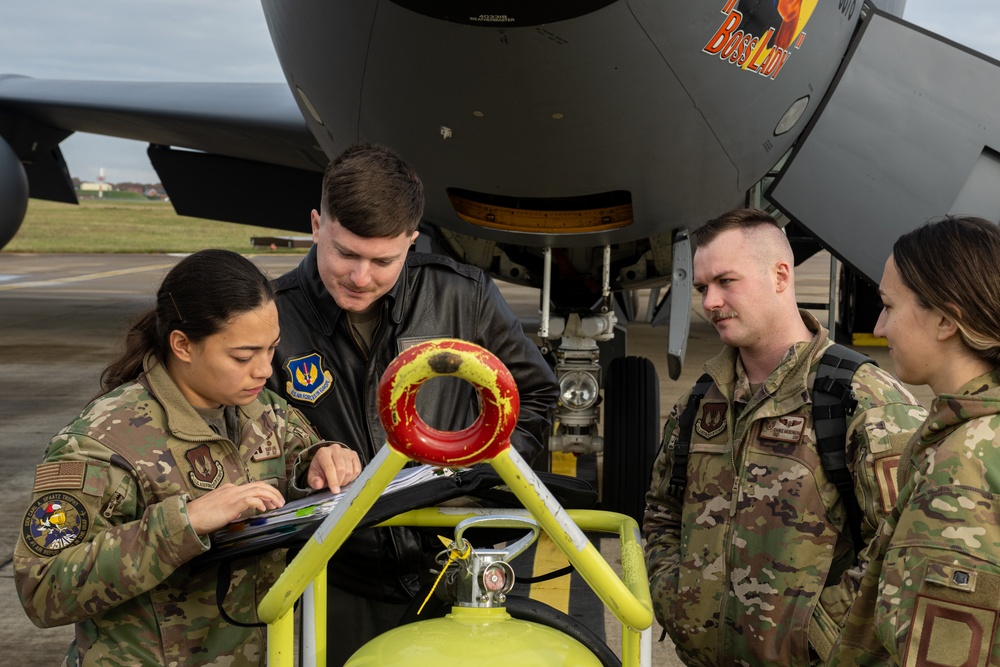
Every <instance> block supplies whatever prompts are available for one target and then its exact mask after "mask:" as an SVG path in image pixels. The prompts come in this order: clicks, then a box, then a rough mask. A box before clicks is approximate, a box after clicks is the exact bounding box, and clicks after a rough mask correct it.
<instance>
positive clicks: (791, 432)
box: [643, 312, 926, 666]
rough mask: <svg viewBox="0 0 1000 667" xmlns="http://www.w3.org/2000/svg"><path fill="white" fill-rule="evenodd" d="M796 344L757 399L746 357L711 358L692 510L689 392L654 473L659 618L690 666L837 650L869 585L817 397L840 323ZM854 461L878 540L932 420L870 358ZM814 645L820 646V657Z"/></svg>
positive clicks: (856, 419)
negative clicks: (679, 471)
mask: <svg viewBox="0 0 1000 667" xmlns="http://www.w3.org/2000/svg"><path fill="white" fill-rule="evenodd" d="M803 319H804V320H806V322H807V324H808V325H809V328H810V329H811V330H813V331H816V332H817V334H816V336H815V337H814V338H813V340H812V341H809V342H807V343H799V344H797V345H796V346H795V347H794V348H793V349H791V350H789V352H788V355H787V356H786V357H785V359H784V360H783V361H782V362H781V364H780V365H779V366H778V368H776V369H775V371H774V372H773V373H772V374H771V375H770V377H768V378H767V380H766V381H765V383H764V386H763V389H762V390H761V391H758V392H757V393H756V394H754V393H752V392H751V390H750V385H749V382H748V381H747V378H746V375H745V374H744V373H742V372H741V371H742V365H741V364H740V363H739V361H738V356H737V351H736V350H735V349H734V348H727V349H726V350H724V351H723V352H722V354H720V355H719V356H717V357H715V358H714V359H712V360H711V361H709V362H708V363H706V364H705V370H706V371H707V372H708V373H709V374H710V375H711V376H712V378H713V379H714V380H715V385H714V386H713V387H712V389H711V390H710V391H709V393H708V394H706V396H705V398H704V399H703V400H702V402H701V405H700V409H699V412H698V415H697V417H696V419H695V425H696V426H695V429H694V433H693V434H692V435H693V438H692V442H691V450H690V451H691V453H690V458H689V461H688V478H687V479H688V483H687V490H686V492H685V495H684V502H683V505H682V504H681V502H680V501H678V500H677V499H675V498H673V497H671V495H670V494H669V493H668V491H667V486H668V484H669V482H670V473H671V470H672V467H673V448H672V444H673V442H675V441H676V439H677V436H678V433H679V429H678V419H679V418H680V413H681V412H682V411H683V409H684V406H685V405H686V404H687V396H686V395H685V396H684V397H682V399H681V400H680V401H678V403H677V404H676V405H675V406H674V409H673V411H672V412H671V413H670V417H669V418H668V419H667V423H666V425H665V427H664V431H663V433H664V436H663V437H664V440H663V441H664V443H666V446H665V447H664V448H663V449H662V450H661V452H660V455H659V456H658V457H657V459H656V463H655V464H654V467H653V476H652V486H651V490H650V492H649V494H648V495H647V498H646V500H647V505H648V508H647V514H646V517H645V519H644V521H643V529H644V531H645V533H646V537H647V546H646V560H647V563H648V566H649V576H650V588H651V592H652V596H653V607H654V610H655V611H656V617H657V619H658V620H659V621H660V623H661V624H662V625H663V626H664V628H666V630H667V632H668V634H669V635H670V637H671V639H673V641H674V644H675V645H676V647H677V653H678V655H679V656H680V657H681V659H682V660H684V662H685V664H688V665H734V664H736V665H740V664H747V665H783V666H785V665H808V664H811V663H812V662H814V659H815V654H816V653H818V652H820V651H823V650H824V649H823V646H825V647H826V649H827V650H828V649H829V647H830V645H831V644H832V643H833V640H834V639H835V638H836V636H837V632H838V627H839V623H840V622H842V620H843V617H844V615H845V613H846V611H847V608H848V607H849V606H850V604H851V601H852V600H853V597H854V591H855V588H856V585H855V584H854V583H852V581H851V580H850V579H849V578H848V577H846V576H845V572H846V571H847V570H848V569H849V568H851V567H852V566H854V565H855V552H854V547H853V545H852V544H851V542H850V539H849V537H848V535H849V531H847V530H846V527H845V519H846V517H845V515H844V509H843V505H842V503H840V498H839V495H838V493H837V489H836V488H835V487H834V486H833V484H832V483H830V482H829V481H828V480H827V478H826V475H825V474H824V471H823V466H822V464H821V462H820V459H819V454H818V452H817V451H816V434H815V431H814V430H813V424H812V412H811V410H812V405H811V403H810V395H811V391H810V390H811V387H812V382H813V380H814V379H815V376H816V369H817V367H818V366H819V361H820V359H821V358H822V356H823V351H824V350H825V349H826V348H827V347H829V345H830V341H829V340H828V339H827V332H826V330H825V329H824V328H823V327H822V326H820V325H819V323H818V322H816V320H815V318H813V317H812V316H811V315H809V314H808V313H805V312H803ZM851 386H852V388H853V389H854V393H855V396H856V397H857V400H858V405H857V408H856V409H855V411H854V412H853V413H852V414H850V415H849V416H848V417H846V419H847V420H848V423H849V424H850V426H849V427H848V435H847V438H848V441H847V459H848V461H849V462H850V463H851V470H852V476H853V478H854V481H855V488H856V490H857V498H858V503H859V505H860V506H861V508H862V511H863V513H864V522H863V526H862V534H863V536H864V538H865V539H866V540H869V539H871V538H872V536H873V535H874V534H875V530H876V528H877V526H878V522H879V519H880V518H881V517H882V516H884V514H885V513H887V512H888V510H889V509H890V508H891V507H892V501H893V500H894V499H895V484H894V481H895V467H896V463H897V462H898V461H899V456H900V454H901V452H902V450H903V447H904V446H905V444H906V441H907V440H908V439H909V437H910V435H911V434H912V433H913V431H914V430H915V429H916V428H917V427H919V425H920V423H921V422H922V421H923V417H924V415H925V414H926V412H925V411H924V409H923V408H921V407H919V406H918V405H916V400H915V399H914V398H913V397H912V395H910V393H909V392H908V391H907V390H906V389H905V388H904V387H902V386H901V385H900V384H899V383H898V382H896V381H895V380H894V379H893V378H892V377H891V376H890V375H889V374H888V373H886V372H885V371H882V370H881V369H879V368H877V367H876V366H873V365H872V364H864V365H862V366H861V367H860V368H859V369H858V370H857V372H856V373H855V375H854V378H853V380H852V382H851ZM810 649H812V652H811V651H810Z"/></svg>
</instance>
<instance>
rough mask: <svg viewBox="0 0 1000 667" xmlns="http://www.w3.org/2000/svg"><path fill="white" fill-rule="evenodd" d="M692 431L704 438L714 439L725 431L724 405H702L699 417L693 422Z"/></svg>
mask: <svg viewBox="0 0 1000 667" xmlns="http://www.w3.org/2000/svg"><path fill="white" fill-rule="evenodd" d="M694 430H696V431H698V434H699V435H701V436H702V437H705V438H709V439H711V438H714V437H715V436H717V435H719V434H720V433H722V432H723V431H724V430H726V404H725V403H704V404H703V405H702V408H701V416H700V417H698V418H697V419H696V420H695V421H694Z"/></svg>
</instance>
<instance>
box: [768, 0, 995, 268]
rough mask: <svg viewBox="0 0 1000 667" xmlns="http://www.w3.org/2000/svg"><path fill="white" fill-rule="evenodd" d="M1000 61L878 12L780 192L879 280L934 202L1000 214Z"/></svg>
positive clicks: (794, 213) (810, 225)
mask: <svg viewBox="0 0 1000 667" xmlns="http://www.w3.org/2000/svg"><path fill="white" fill-rule="evenodd" d="M998 65H1000V63H998V62H997V61H995V60H993V59H991V58H988V57H986V56H984V55H982V54H980V53H977V52H975V51H972V50H970V49H968V48H966V47H963V46H961V45H960V44H956V43H954V42H951V41H949V40H947V39H945V38H943V37H941V36H939V35H935V34H933V33H930V32H927V31H925V30H922V29H920V28H918V27H916V26H914V25H912V24H910V23H907V22H905V21H902V20H901V19H898V18H896V17H893V16H890V15H887V14H883V13H881V12H876V13H874V14H873V15H872V16H870V17H869V18H868V19H867V20H866V21H865V22H864V23H863V27H862V28H861V32H860V33H859V35H858V36H857V37H856V39H855V42H854V45H853V47H852V49H851V51H850V52H849V53H848V56H847V59H846V61H845V63H844V65H843V66H842V68H841V70H840V72H839V74H838V76H837V78H836V79H835V80H834V84H833V86H832V87H831V92H829V93H828V95H827V98H826V100H825V102H824V104H823V106H822V108H821V109H819V110H818V111H817V113H816V115H815V116H814V117H813V119H812V121H811V124H810V126H809V127H807V128H806V130H805V133H804V135H803V137H802V138H800V140H799V143H798V144H797V146H796V148H795V150H794V151H793V153H792V155H791V157H790V158H789V161H788V163H787V165H786V166H785V168H784V170H783V171H782V173H781V174H780V176H779V177H778V179H777V180H776V181H775V183H774V185H773V186H772V187H771V188H770V190H769V191H768V193H767V196H768V198H769V199H771V201H773V202H774V203H775V204H776V205H777V206H778V207H779V208H781V209H782V210H783V211H784V212H785V213H786V214H787V215H788V216H789V217H790V218H792V219H793V220H795V221H797V222H798V223H800V224H801V225H802V226H803V227H805V228H806V229H808V230H809V231H810V232H812V233H813V234H814V235H815V236H817V237H818V238H819V239H821V240H822V242H823V243H824V244H825V245H826V246H827V247H828V248H829V249H830V250H831V252H833V253H834V254H835V255H836V256H838V257H839V258H840V259H841V260H842V261H844V262H845V263H847V264H848V265H849V266H851V267H852V268H854V269H855V270H856V271H859V272H860V273H862V274H863V275H864V276H866V277H867V278H868V279H870V280H871V281H873V282H875V283H877V282H879V280H881V276H882V269H883V264H884V263H885V259H886V257H887V256H888V255H889V253H891V252H892V244H893V242H894V241H895V240H896V238H897V237H899V235H900V234H903V233H905V232H907V231H909V230H911V229H913V228H915V227H917V226H919V225H920V224H921V223H923V222H925V221H926V220H927V219H928V216H929V214H930V215H933V216H935V217H936V216H940V215H944V214H948V213H954V214H966V215H968V214H974V215H979V216H983V217H987V218H990V219H992V220H993V221H994V222H997V221H998V220H1000V109H998V107H997V105H996V95H997V92H996V91H997V90H1000V67H998Z"/></svg>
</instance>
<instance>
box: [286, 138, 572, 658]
mask: <svg viewBox="0 0 1000 667" xmlns="http://www.w3.org/2000/svg"><path fill="white" fill-rule="evenodd" d="M423 207H424V195H423V185H422V184H421V182H420V179H419V177H418V176H417V174H416V173H415V172H414V171H413V170H412V169H411V168H410V167H409V166H408V165H407V164H406V163H405V162H403V161H402V160H401V159H400V158H399V157H397V156H396V155H394V154H393V153H392V152H390V151H389V150H387V149H386V148H384V147H381V146H374V145H370V144H366V145H360V146H352V147H350V148H348V149H347V150H345V151H344V152H343V153H342V154H341V155H340V156H339V157H337V159H335V160H334V161H333V162H331V163H330V165H329V166H328V167H327V169H326V173H325V174H324V176H323V193H322V203H321V209H320V211H318V212H317V211H315V210H314V211H313V212H312V237H313V247H312V249H311V250H310V251H309V254H307V255H306V256H305V258H304V259H303V260H302V262H301V263H300V264H299V265H298V267H296V268H295V269H293V270H292V271H290V272H288V273H286V274H285V275H283V276H282V277H281V278H279V279H278V280H277V281H276V288H277V303H278V314H279V319H280V324H281V341H280V343H279V344H278V349H277V351H276V353H275V355H274V361H273V365H274V370H275V372H274V374H273V375H272V376H271V378H270V380H269V381H268V385H269V386H270V387H271V388H272V389H274V390H275V391H277V392H278V393H279V394H281V395H282V396H284V397H285V398H287V399H288V400H289V401H290V402H291V403H292V404H293V405H294V406H295V407H297V408H299V409H300V410H302V411H303V412H304V413H305V414H306V416H307V417H308V419H309V421H310V422H311V423H312V425H313V426H314V427H315V428H316V430H317V431H318V432H319V433H320V434H321V435H322V436H323V437H324V438H328V439H331V440H336V441H338V442H342V443H344V444H346V445H348V446H349V447H351V448H352V449H354V450H356V451H357V452H358V455H359V456H360V458H361V463H362V465H367V464H368V463H369V462H370V461H371V459H372V457H373V456H374V455H375V452H376V451H377V450H378V449H379V448H380V447H382V446H383V444H384V442H385V431H384V430H383V428H382V425H381V423H380V422H379V419H378V411H377V406H376V400H375V395H376V390H377V388H378V382H379V380H380V378H381V377H382V373H383V371H384V370H385V368H386V367H387V366H388V365H389V363H390V362H391V361H392V360H393V359H394V358H395V357H396V356H397V355H398V354H399V353H400V352H402V351H403V350H405V349H406V348H408V347H410V346H411V345H413V344H416V343H419V342H422V341H425V340H430V339H433V338H460V339H462V340H466V341H470V342H473V343H477V344H479V345H481V346H483V347H485V348H486V349H488V350H490V351H491V352H493V354H495V355H496V356H497V357H498V358H499V359H500V360H501V361H503V362H504V364H506V366H507V368H509V369H510V372H511V374H512V375H513V376H514V380H515V381H516V382H517V387H518V391H519V393H520V398H521V412H520V417H519V419H518V423H517V428H516V430H515V431H514V433H513V435H512V436H511V443H512V445H513V446H514V448H515V449H517V451H518V452H519V453H520V454H521V455H522V456H523V457H524V458H525V459H526V460H527V461H529V462H531V461H532V460H534V459H535V458H536V457H537V456H538V455H539V454H540V453H541V452H542V448H543V443H544V442H545V434H546V432H547V431H548V429H549V426H550V422H549V413H550V409H551V408H552V407H553V406H554V405H555V401H556V397H557V395H558V386H557V384H556V379H555V375H554V374H553V373H552V370H551V369H550V368H549V366H548V364H547V363H546V362H545V360H544V359H543V358H542V355H541V353H540V352H539V351H538V348H537V347H536V345H535V344H534V343H533V342H532V341H531V340H530V339H529V338H528V337H527V336H526V335H525V334H524V332H523V330H522V328H521V324H520V322H519V321H518V319H517V317H515V315H514V314H513V312H511V310H510V307H509V306H508V305H507V303H506V301H504V299H503V297H502V296H501V294H500V291H499V290H498V289H497V287H496V285H495V284H494V283H493V281H492V280H491V279H490V277H489V276H487V275H486V274H484V273H483V272H482V271H481V270H479V269H478V268H475V267H472V266H468V265H465V264H460V263H458V262H455V261H453V260H451V259H448V258H446V257H441V256H438V255H431V254H424V253H411V252H408V250H409V248H410V246H411V244H412V243H413V241H414V240H415V239H416V238H417V235H418V232H417V231H416V230H417V225H418V223H419V222H420V218H421V216H422V215H423ZM417 403H418V405H417V409H418V412H419V414H420V416H421V418H422V419H423V420H424V421H426V422H427V423H428V424H429V425H430V426H433V427H435V428H438V429H443V430H458V429H461V428H465V427H466V426H468V425H469V424H471V423H472V422H473V420H474V419H475V418H476V416H477V415H478V414H479V408H478V404H477V400H476V393H475V390H474V389H473V387H472V386H471V385H469V384H468V383H466V382H464V381H462V380H458V379H455V378H438V379H436V380H434V381H432V382H429V383H427V384H425V385H424V386H423V388H421V391H420V393H419V395H418V399H417ZM440 548H441V547H440V544H437V545H435V544H432V543H431V542H430V541H429V540H428V539H427V538H425V537H423V536H422V535H421V534H420V533H418V532H416V531H413V530H410V529H406V528H378V529H366V530H363V531H357V532H355V533H354V535H352V536H351V537H350V538H349V539H348V541H347V542H346V543H345V544H344V546H343V547H341V549H340V551H338V553H337V554H336V555H335V556H334V558H333V559H332V560H331V561H330V566H329V569H328V573H329V591H330V592H329V596H328V605H327V607H328V624H327V628H328V633H327V647H328V648H327V654H328V663H327V664H328V665H341V664H343V663H344V661H346V660H347V658H349V657H350V656H351V654H352V653H353V652H354V651H355V650H357V649H358V648H360V647H361V646H362V645H363V644H364V643H365V642H367V641H368V640H369V639H371V638H372V637H375V636H377V635H379V634H381V633H383V632H385V631H387V630H390V629H392V628H394V627H396V625H397V623H398V620H399V618H400V617H401V615H402V614H403V612H404V611H405V609H406V607H407V605H408V603H409V602H410V600H411V599H412V598H413V596H414V595H415V593H416V592H417V590H418V589H419V587H420V580H419V577H420V576H421V570H426V566H425V563H426V562H430V561H429V559H428V557H429V555H431V554H433V553H435V552H437V551H439V550H440Z"/></svg>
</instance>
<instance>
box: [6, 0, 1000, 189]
mask: <svg viewBox="0 0 1000 667" xmlns="http://www.w3.org/2000/svg"><path fill="white" fill-rule="evenodd" d="M290 1H293V0H290ZM331 1H333V0H331ZM343 1H350V2H354V1H361V0H343ZM823 1H832V0H823ZM859 2H860V0H859ZM996 7H997V2H996V0H908V2H907V4H906V11H905V13H904V16H903V17H904V18H905V19H907V20H909V21H912V22H914V23H916V24H918V25H920V26H922V27H924V28H927V29H928V30H931V31H933V32H937V33H939V34H941V35H944V36H945V37H948V38H950V39H953V40H955V41H957V42H961V43H963V44H965V45H967V46H969V47H971V48H973V49H976V50H978V51H982V52H983V53H986V54H987V55H990V56H992V57H994V58H998V59H1000V18H998V14H997V12H996ZM0 74H23V75H26V76H32V77H36V78H48V79H96V80H101V79H104V80H125V81H127V80H135V81H235V82H243V81H246V82H280V81H283V80H284V77H283V76H282V74H281V68H280V66H279V65H278V59H277V57H276V56H275V55H274V50H273V48H272V47H271V40H270V37H269V35H268V32H267V25H266V23H265V22H264V15H263V11H262V10H261V7H260V4H259V3H258V2H255V1H254V0H160V1H158V2H153V1H151V0H90V1H81V0H6V1H5V2H3V3H0ZM62 150H63V155H64V156H65V158H66V162H67V163H68V164H69V168H70V173H71V174H72V175H73V176H76V177H78V178H80V179H83V180H95V179H96V178H97V174H98V170H99V169H100V168H102V167H103V168H104V172H105V178H106V179H107V180H108V181H109V182H111V183H118V182H122V181H140V182H156V181H157V180H158V179H157V177H156V172H154V171H153V169H152V167H151V166H150V165H149V161H148V159H147V158H146V144H144V143H140V142H135V141H126V140H123V139H112V138H108V137H96V136H93V135H83V134H75V135H73V136H72V137H70V138H69V139H67V140H66V141H64V142H63V143H62Z"/></svg>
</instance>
